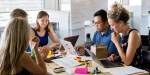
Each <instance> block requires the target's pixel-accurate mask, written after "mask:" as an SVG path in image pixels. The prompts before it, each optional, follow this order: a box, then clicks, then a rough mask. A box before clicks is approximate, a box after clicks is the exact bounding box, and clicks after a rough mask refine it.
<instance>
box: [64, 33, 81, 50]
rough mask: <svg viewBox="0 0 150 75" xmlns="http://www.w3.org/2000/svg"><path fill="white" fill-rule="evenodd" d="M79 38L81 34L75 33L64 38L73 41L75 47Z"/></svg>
mask: <svg viewBox="0 0 150 75" xmlns="http://www.w3.org/2000/svg"><path fill="white" fill-rule="evenodd" d="M78 38H79V35H74V36H68V37H65V38H64V40H66V41H69V42H71V44H72V45H73V47H74V46H75V44H76V42H77V40H78Z"/></svg>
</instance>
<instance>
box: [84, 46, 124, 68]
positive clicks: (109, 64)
mask: <svg viewBox="0 0 150 75" xmlns="http://www.w3.org/2000/svg"><path fill="white" fill-rule="evenodd" d="M85 51H86V52H87V53H88V54H89V55H90V57H92V59H93V60H99V62H100V64H102V66H103V67H104V68H112V67H121V66H123V64H121V63H120V62H111V61H109V60H108V59H107V58H104V59H97V57H96V55H95V54H94V53H93V52H91V51H90V50H89V49H86V48H85Z"/></svg>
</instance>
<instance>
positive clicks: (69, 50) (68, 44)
mask: <svg viewBox="0 0 150 75" xmlns="http://www.w3.org/2000/svg"><path fill="white" fill-rule="evenodd" d="M60 42H61V44H62V46H63V47H64V49H65V50H66V52H67V54H69V55H70V54H71V55H78V54H77V52H76V50H75V49H74V47H73V45H72V43H71V42H69V41H66V40H60Z"/></svg>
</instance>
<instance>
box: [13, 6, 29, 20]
mask: <svg viewBox="0 0 150 75" xmlns="http://www.w3.org/2000/svg"><path fill="white" fill-rule="evenodd" d="M27 16H28V14H27V13H26V12H25V11H24V10H23V9H20V8H17V9H14V10H13V11H12V12H11V14H10V17H11V18H15V17H27Z"/></svg>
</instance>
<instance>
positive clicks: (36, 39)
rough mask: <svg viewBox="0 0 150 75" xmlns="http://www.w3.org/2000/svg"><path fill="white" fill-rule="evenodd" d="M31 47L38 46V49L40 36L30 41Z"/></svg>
mask: <svg viewBox="0 0 150 75" xmlns="http://www.w3.org/2000/svg"><path fill="white" fill-rule="evenodd" d="M29 44H30V47H31V49H33V48H36V49H38V46H39V38H38V37H36V36H35V37H33V38H32V40H31V41H30V42H29Z"/></svg>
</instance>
